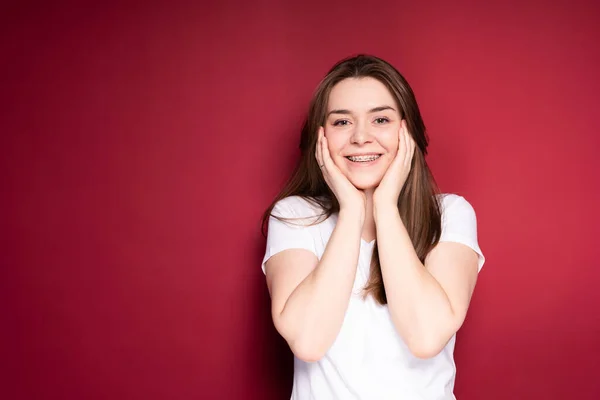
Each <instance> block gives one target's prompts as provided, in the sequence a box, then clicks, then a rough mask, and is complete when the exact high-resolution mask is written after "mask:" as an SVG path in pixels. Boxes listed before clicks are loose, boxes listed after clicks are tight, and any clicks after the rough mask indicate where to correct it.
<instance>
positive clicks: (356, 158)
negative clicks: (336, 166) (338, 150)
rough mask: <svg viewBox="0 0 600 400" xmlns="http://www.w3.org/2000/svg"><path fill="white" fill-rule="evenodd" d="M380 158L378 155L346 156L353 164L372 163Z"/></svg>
mask: <svg viewBox="0 0 600 400" xmlns="http://www.w3.org/2000/svg"><path fill="white" fill-rule="evenodd" d="M379 157H380V155H371V156H348V157H347V158H348V160H350V161H354V162H367V161H373V160H377V159H378V158H379Z"/></svg>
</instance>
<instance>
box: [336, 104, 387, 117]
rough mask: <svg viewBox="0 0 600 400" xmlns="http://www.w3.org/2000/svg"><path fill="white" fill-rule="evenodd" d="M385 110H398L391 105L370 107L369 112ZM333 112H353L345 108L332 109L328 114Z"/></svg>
mask: <svg viewBox="0 0 600 400" xmlns="http://www.w3.org/2000/svg"><path fill="white" fill-rule="evenodd" d="M385 110H392V111H396V110H395V109H394V108H393V107H390V106H379V107H375V108H372V109H370V110H369V113H376V112H381V111H385ZM331 114H352V112H351V111H350V110H343V109H338V110H331V111H329V112H328V113H327V116H330V115H331Z"/></svg>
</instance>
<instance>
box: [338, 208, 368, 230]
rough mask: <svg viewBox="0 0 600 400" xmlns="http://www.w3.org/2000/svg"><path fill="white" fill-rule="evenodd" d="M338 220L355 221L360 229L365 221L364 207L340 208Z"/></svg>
mask: <svg viewBox="0 0 600 400" xmlns="http://www.w3.org/2000/svg"><path fill="white" fill-rule="evenodd" d="M338 219H339V220H341V221H355V222H357V223H358V225H359V227H360V228H361V229H362V226H363V223H364V221H365V209H364V207H340V212H339V217H338Z"/></svg>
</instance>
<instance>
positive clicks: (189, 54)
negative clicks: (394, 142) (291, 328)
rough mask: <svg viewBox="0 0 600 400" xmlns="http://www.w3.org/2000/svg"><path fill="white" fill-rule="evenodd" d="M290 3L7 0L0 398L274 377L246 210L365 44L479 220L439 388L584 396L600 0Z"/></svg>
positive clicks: (259, 241) (258, 390)
mask: <svg viewBox="0 0 600 400" xmlns="http://www.w3.org/2000/svg"><path fill="white" fill-rule="evenodd" d="M250 3H251V4H250ZM289 3H293V2H286V1H279V2H277V1H254V2H242V1H239V2H237V3H234V2H231V1H228V2H221V3H220V4H219V5H217V4H216V3H215V4H209V3H204V4H203V5H200V4H196V5H187V4H184V3H182V4H175V3H174V2H167V1H164V2H162V3H152V5H150V3H140V4H137V5H133V4H132V5H127V6H125V5H123V3H121V4H120V5H106V4H105V5H104V6H89V5H88V6H83V5H79V6H75V7H74V6H72V5H71V6H67V5H64V6H58V5H54V6H49V5H44V4H38V5H33V4H30V5H27V4H25V5H23V3H21V4H22V5H20V6H16V5H13V6H11V7H12V8H10V7H9V8H8V9H5V11H8V12H7V13H5V14H4V19H5V21H4V22H3V23H2V25H1V27H0V30H1V31H0V33H1V35H0V37H2V43H3V48H4V50H3V51H2V60H3V61H2V62H1V65H2V71H3V72H2V76H1V77H0V79H1V80H2V94H1V96H2V103H1V115H2V119H1V123H2V125H1V126H0V129H1V132H2V134H1V143H0V156H1V157H0V170H1V171H2V173H1V182H0V183H1V186H0V187H1V191H2V192H1V193H2V195H1V201H2V213H1V217H0V218H1V220H0V226H1V232H2V233H1V242H0V243H1V245H2V249H1V250H2V251H1V252H0V262H1V268H2V269H1V271H2V279H1V283H0V285H1V286H2V287H1V289H2V290H0V293H1V295H0V299H1V300H2V309H3V312H2V313H1V314H2V317H1V318H2V336H3V338H2V345H3V346H2V347H3V353H2V364H3V369H5V371H3V372H2V378H1V379H2V381H3V383H2V385H0V390H1V391H2V393H0V395H1V396H2V397H3V398H6V399H34V398H35V399H88V400H93V399H109V398H110V399H134V398H140V399H141V398H144V399H148V400H153V399H192V398H194V399H242V398H243V399H285V398H288V397H287V396H289V390H290V378H291V365H290V358H289V352H288V351H287V349H286V347H285V345H284V343H283V342H282V340H281V339H279V338H278V336H277V335H276V333H275V331H274V329H273V327H272V324H271V322H270V317H269V311H268V308H269V300H268V295H267V291H266V288H265V284H264V279H263V276H262V273H261V271H260V260H261V257H262V254H263V250H264V239H263V238H262V237H261V236H260V233H259V219H260V215H261V212H262V211H263V210H264V208H265V207H266V206H267V205H268V203H269V201H270V200H271V199H272V197H273V196H274V195H275V193H276V192H277V190H278V189H279V188H280V187H281V185H282V183H283V181H284V179H285V178H286V176H287V175H288V174H289V173H290V171H291V168H292V166H293V164H294V162H295V160H296V159H297V156H298V153H297V143H298V132H299V127H300V123H301V121H302V117H303V115H304V112H305V111H306V106H307V102H308V100H309V98H310V96H311V92H312V90H313V89H314V87H315V86H316V85H317V83H318V81H319V79H320V78H321V77H322V76H323V74H324V73H325V72H326V70H327V69H328V68H329V67H330V66H331V65H332V64H333V63H334V62H335V61H337V60H338V59H340V58H342V57H345V56H348V55H350V54H354V53H357V52H368V53H373V54H376V55H379V56H381V57H384V58H386V59H388V60H389V61H391V62H392V63H393V64H395V65H396V66H397V67H398V68H399V69H400V70H401V72H402V73H403V74H405V76H406V77H407V79H408V80H409V82H410V83H411V84H412V85H413V87H414V89H415V91H416V94H417V98H418V100H419V102H420V105H421V107H422V112H423V114H424V117H425V121H426V124H427V126H428V128H429V133H430V136H431V140H432V142H431V143H432V144H431V147H430V150H431V155H430V157H429V161H430V165H431V167H432V169H433V171H434V173H435V174H436V177H437V179H438V181H439V183H440V185H441V187H442V189H443V190H444V191H447V192H454V193H459V194H461V195H463V196H465V197H466V198H467V199H468V200H469V201H470V202H471V203H472V204H473V206H474V207H475V209H476V212H477V216H478V219H479V235H480V244H481V246H482V249H483V250H484V252H485V254H486V256H487V259H488V262H487V264H486V266H485V267H484V269H483V270H482V272H481V275H480V280H479V284H478V286H477V289H476V294H475V297H474V299H473V303H472V308H471V311H470V314H469V316H468V319H467V322H466V324H465V326H464V328H463V329H462V330H461V331H460V332H459V337H458V344H457V352H456V353H457V354H456V359H457V365H458V378H457V384H456V392H457V397H458V398H459V399H460V400H479V399H486V400H493V399H503V400H504V399H532V398H543V399H547V400H551V399H556V400H558V399H575V398H576V399H580V400H581V399H597V398H599V397H600V383H599V382H600V381H599V380H598V379H597V377H598V361H597V360H598V354H599V352H600V313H599V312H598V306H599V303H600V290H598V281H599V278H600V272H599V271H600V269H599V268H598V266H599V262H598V260H599V258H600V251H599V248H600V246H598V244H597V243H596V241H597V240H598V237H599V236H600V235H599V234H600V228H599V225H600V224H599V222H600V218H599V217H600V212H599V207H598V205H599V203H600V185H599V183H600V182H599V181H600V179H599V171H600V161H598V152H599V151H600V139H599V130H600V129H599V128H600V119H599V118H598V109H599V106H600V101H599V98H600V96H599V93H600V79H599V78H598V71H600V46H599V45H598V40H599V39H600V23H599V21H600V18H599V15H600V12H599V11H600V6H599V5H598V3H595V4H594V3H593V2H592V1H589V2H582V1H564V0H563V1H555V2H552V5H549V3H550V2H535V3H534V2H530V3H527V4H524V3H522V2H517V1H512V2H511V1H497V2H494V4H492V3H490V2H475V1H472V2H471V1H466V0H462V1H455V2H446V1H419V2H415V1H410V2H409V1H395V2H387V3H386V2H384V1H383V2H382V1H379V2H372V3H368V2H361V1H353V0H347V1H343V2H342V1H339V2H328V1H319V2H314V3H311V2H309V3H304V4H302V5H300V2H297V3H298V4H296V5H292V4H289ZM546 3H548V4H546Z"/></svg>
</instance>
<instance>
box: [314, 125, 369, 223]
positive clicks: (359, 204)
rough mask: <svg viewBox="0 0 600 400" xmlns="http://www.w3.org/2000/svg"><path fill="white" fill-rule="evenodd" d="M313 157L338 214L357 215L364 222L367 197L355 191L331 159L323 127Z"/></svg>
mask: <svg viewBox="0 0 600 400" xmlns="http://www.w3.org/2000/svg"><path fill="white" fill-rule="evenodd" d="M315 153H316V154H315V156H316V159H317V163H318V164H319V167H320V168H321V172H322V173H323V177H324V178H325V182H326V183H327V185H328V186H329V188H330V189H331V191H332V192H333V194H334V195H335V197H336V198H337V200H338V203H340V212H342V211H346V210H348V211H349V213H350V214H354V213H355V212H356V213H358V215H360V217H361V222H364V218H365V213H366V207H367V197H366V195H365V193H364V192H363V191H362V190H359V189H357V188H356V187H355V186H354V185H353V184H352V183H351V182H350V181H349V180H348V178H346V176H345V175H344V174H343V173H342V171H340V169H339V168H338V167H337V165H335V163H334V162H333V160H332V159H331V155H330V153H329V146H328V144H327V138H326V137H325V131H324V129H323V127H320V128H319V135H318V139H317V146H316V152H315Z"/></svg>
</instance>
